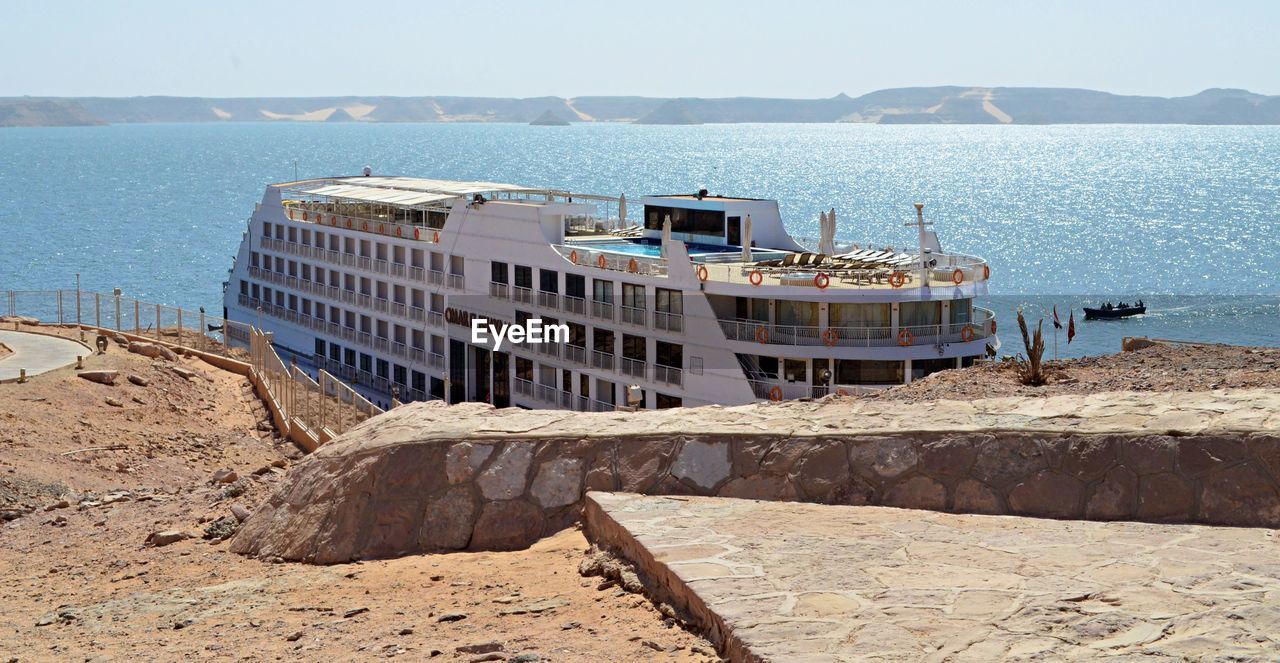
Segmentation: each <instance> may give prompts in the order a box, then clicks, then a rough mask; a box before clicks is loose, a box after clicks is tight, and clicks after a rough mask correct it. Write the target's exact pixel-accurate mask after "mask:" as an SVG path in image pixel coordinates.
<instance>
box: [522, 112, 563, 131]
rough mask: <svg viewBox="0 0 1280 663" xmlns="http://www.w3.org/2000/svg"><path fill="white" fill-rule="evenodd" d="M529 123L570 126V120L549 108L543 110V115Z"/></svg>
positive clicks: (544, 125) (542, 125) (538, 125)
mask: <svg viewBox="0 0 1280 663" xmlns="http://www.w3.org/2000/svg"><path fill="white" fill-rule="evenodd" d="M529 124H532V125H534V126H536V127H567V126H569V121H568V120H566V119H564V118H563V117H560V116H559V115H557V114H556V112H555V111H553V110H551V109H547V110H545V111H542V115H539V116H538V117H536V118H534V120H533V121H532V122H530V123H529Z"/></svg>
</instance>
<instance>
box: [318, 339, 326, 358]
mask: <svg viewBox="0 0 1280 663" xmlns="http://www.w3.org/2000/svg"><path fill="white" fill-rule="evenodd" d="M316 355H318V356H320V357H323V356H324V339H321V338H317V339H316Z"/></svg>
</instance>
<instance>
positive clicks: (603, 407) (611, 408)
mask: <svg viewBox="0 0 1280 663" xmlns="http://www.w3.org/2000/svg"><path fill="white" fill-rule="evenodd" d="M617 409H618V406H616V405H614V404H613V403H606V402H604V401H591V411H592V412H615V411H617Z"/></svg>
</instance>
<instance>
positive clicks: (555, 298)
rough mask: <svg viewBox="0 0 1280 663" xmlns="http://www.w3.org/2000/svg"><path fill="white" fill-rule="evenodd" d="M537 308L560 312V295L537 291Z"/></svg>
mask: <svg viewBox="0 0 1280 663" xmlns="http://www.w3.org/2000/svg"><path fill="white" fill-rule="evenodd" d="M538 306H541V307H542V308H549V309H552V310H557V311H558V310H560V295H559V294H557V293H554V292H547V291H545V290H539V291H538Z"/></svg>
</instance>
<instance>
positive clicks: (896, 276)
mask: <svg viewBox="0 0 1280 663" xmlns="http://www.w3.org/2000/svg"><path fill="white" fill-rule="evenodd" d="M906 282H907V275H906V274H903V273H902V272H894V273H892V274H890V275H889V285H891V286H893V287H895V288H901V287H902V284H904V283H906Z"/></svg>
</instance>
